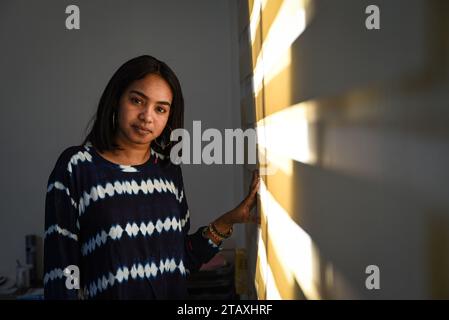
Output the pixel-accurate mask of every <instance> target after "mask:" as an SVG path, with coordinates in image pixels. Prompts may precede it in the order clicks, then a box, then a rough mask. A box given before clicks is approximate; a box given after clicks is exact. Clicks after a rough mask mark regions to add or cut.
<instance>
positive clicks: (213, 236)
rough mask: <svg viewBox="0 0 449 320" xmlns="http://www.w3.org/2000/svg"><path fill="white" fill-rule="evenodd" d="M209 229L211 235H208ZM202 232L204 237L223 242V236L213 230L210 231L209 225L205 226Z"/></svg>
mask: <svg viewBox="0 0 449 320" xmlns="http://www.w3.org/2000/svg"><path fill="white" fill-rule="evenodd" d="M207 230H209V236H207V235H206V233H207ZM202 234H203V237H204V238H206V239H210V240H212V241H213V242H216V243H221V242H222V241H223V238H220V237H219V236H218V235H217V234H215V233H213V232H212V231H210V227H209V226H207V227H205V228H204V229H203V232H202Z"/></svg>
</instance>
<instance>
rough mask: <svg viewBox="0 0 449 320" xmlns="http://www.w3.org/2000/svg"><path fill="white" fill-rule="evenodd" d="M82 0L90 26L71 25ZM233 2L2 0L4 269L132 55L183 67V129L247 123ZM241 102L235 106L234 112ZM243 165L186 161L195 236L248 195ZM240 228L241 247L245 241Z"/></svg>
mask: <svg viewBox="0 0 449 320" xmlns="http://www.w3.org/2000/svg"><path fill="white" fill-rule="evenodd" d="M70 4H76V5H78V6H79V8H80V12H81V15H80V17H81V29H80V30H73V31H69V30H67V29H66V28H65V19H66V16H67V15H66V14H65V8H66V7H67V6H68V5H70ZM236 8H237V5H236V1H235V0H226V1H209V0H194V1H176V0H152V1H149V0H147V1H119V0H117V1H105V0H96V1H83V0H78V1H75V2H72V1H59V0H46V1H22V0H20V1H16V0H14V1H12V0H3V1H1V2H0V43H1V48H2V50H1V52H0V70H1V80H0V81H1V86H0V90H1V91H0V92H1V93H0V114H1V115H0V123H1V125H0V130H1V131H0V139H1V146H2V156H1V157H0V179H1V184H0V188H1V189H0V194H1V200H2V201H0V274H2V275H7V276H10V277H14V272H15V261H16V259H20V260H21V261H22V262H24V260H25V235H26V234H37V235H39V236H42V235H43V232H44V203H45V192H46V184H47V179H48V175H49V173H50V171H51V170H52V168H53V166H54V164H55V161H56V159H57V157H58V155H59V154H60V153H61V152H62V151H63V149H64V148H66V147H68V146H71V145H76V144H79V143H81V141H82V139H83V137H84V134H85V128H86V125H87V123H88V121H89V120H90V118H91V117H92V116H93V114H94V112H95V110H96V105H97V102H98V99H99V98H100V95H101V93H102V91H103V89H104V87H105V86H106V83H107V81H108V80H109V78H110V77H111V76H112V74H113V72H114V71H115V70H116V69H117V68H118V67H119V66H120V65H121V64H122V63H124V62H125V61H127V60H128V59H130V58H133V57H135V56H138V55H141V54H151V55H154V56H155V57H158V58H159V59H161V60H163V61H165V62H167V63H168V64H169V65H170V66H171V67H172V68H173V69H174V71H175V72H176V73H177V75H178V77H179V79H180V81H181V84H182V87H183V91H184V95H185V101H186V114H185V125H186V128H187V129H189V130H191V129H192V121H193V120H201V121H202V127H203V128H210V127H213V128H217V129H224V128H236V127H239V126H240V111H239V109H238V107H237V106H238V103H239V82H238V48H237V45H238V44H237V36H238V33H237V22H236V20H237V12H236V10H237V9H236ZM234 106H235V107H234ZM242 171H243V169H242V168H241V166H230V165H212V166H207V165H187V166H184V167H183V172H184V179H185V183H186V195H187V197H188V201H189V205H190V209H191V210H190V211H191V214H192V218H191V219H192V231H194V230H196V228H198V227H199V226H200V225H202V224H205V223H208V222H209V221H210V220H211V219H213V218H214V217H216V216H217V215H219V214H221V213H223V212H225V211H227V210H229V209H231V208H232V207H233V206H235V205H236V204H237V203H238V202H239V201H240V200H241V199H242V197H243V194H244V192H243V188H242V186H241V183H240V182H241V181H242ZM241 232H242V230H241V229H240V228H237V234H236V237H235V238H234V242H232V241H231V242H228V244H227V246H230V247H232V246H234V245H235V244H236V245H242V238H243V237H242V236H241Z"/></svg>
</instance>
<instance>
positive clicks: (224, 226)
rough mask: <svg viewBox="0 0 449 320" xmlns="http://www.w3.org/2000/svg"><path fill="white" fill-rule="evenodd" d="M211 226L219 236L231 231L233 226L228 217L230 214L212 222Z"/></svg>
mask: <svg viewBox="0 0 449 320" xmlns="http://www.w3.org/2000/svg"><path fill="white" fill-rule="evenodd" d="M212 224H213V226H214V227H215V229H216V231H218V232H219V233H221V234H228V233H229V232H230V231H231V230H232V227H233V225H234V223H233V222H232V219H231V217H230V212H228V213H225V214H224V215H222V216H221V217H219V218H218V219H216V220H215V221H214V222H212Z"/></svg>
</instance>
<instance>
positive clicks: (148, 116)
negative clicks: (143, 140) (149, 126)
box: [139, 106, 154, 123]
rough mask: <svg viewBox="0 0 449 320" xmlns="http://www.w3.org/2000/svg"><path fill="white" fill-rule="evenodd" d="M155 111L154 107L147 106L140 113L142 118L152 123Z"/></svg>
mask: <svg viewBox="0 0 449 320" xmlns="http://www.w3.org/2000/svg"><path fill="white" fill-rule="evenodd" d="M153 116H154V114H153V111H152V108H150V107H149V106H146V107H145V108H144V109H143V110H142V112H141V113H140V115H139V118H140V120H142V121H145V122H148V123H151V122H153Z"/></svg>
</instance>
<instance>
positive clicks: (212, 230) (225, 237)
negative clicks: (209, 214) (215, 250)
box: [209, 223, 233, 239]
mask: <svg viewBox="0 0 449 320" xmlns="http://www.w3.org/2000/svg"><path fill="white" fill-rule="evenodd" d="M209 230H210V232H211V233H214V234H216V235H217V236H218V237H220V238H222V239H227V238H229V237H230V236H231V235H232V231H233V228H232V226H231V229H229V231H228V233H226V234H224V233H221V232H219V231H218V230H217V228H216V227H215V224H214V223H211V224H209Z"/></svg>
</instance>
